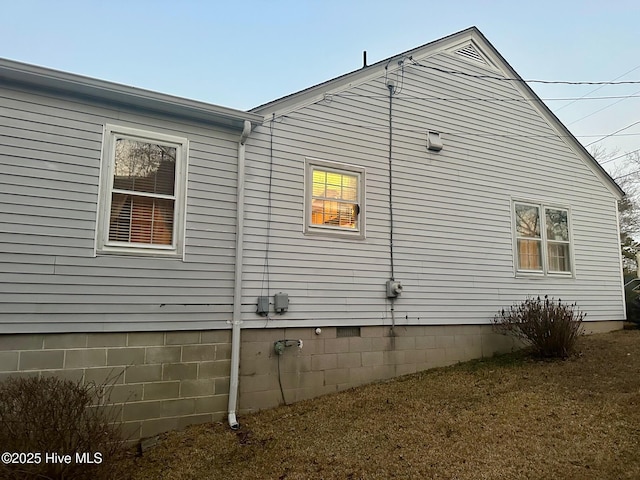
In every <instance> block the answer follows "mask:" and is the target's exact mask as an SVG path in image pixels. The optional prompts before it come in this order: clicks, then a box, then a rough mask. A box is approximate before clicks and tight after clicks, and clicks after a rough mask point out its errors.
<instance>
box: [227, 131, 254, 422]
mask: <svg viewBox="0 0 640 480" xmlns="http://www.w3.org/2000/svg"><path fill="white" fill-rule="evenodd" d="M250 134H251V122H249V121H248V120H245V121H244V128H243V129H242V134H241V135H240V141H239V142H238V180H237V187H236V188H237V192H236V258H235V262H236V264H235V283H234V286H233V317H232V320H231V372H230V375H229V377H230V378H229V409H228V411H229V415H228V420H229V426H230V427H231V429H232V430H237V429H238V428H240V424H239V423H238V420H237V419H236V409H237V408H238V379H239V376H240V325H241V324H242V314H241V312H240V307H241V306H242V263H243V256H242V254H243V252H244V246H243V243H244V155H245V145H244V144H245V142H246V141H247V138H249V135H250Z"/></svg>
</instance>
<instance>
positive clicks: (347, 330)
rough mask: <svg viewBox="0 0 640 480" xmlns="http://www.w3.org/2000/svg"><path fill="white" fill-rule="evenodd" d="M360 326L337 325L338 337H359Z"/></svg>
mask: <svg viewBox="0 0 640 480" xmlns="http://www.w3.org/2000/svg"><path fill="white" fill-rule="evenodd" d="M359 336H360V327H336V337H338V338H343V337H359Z"/></svg>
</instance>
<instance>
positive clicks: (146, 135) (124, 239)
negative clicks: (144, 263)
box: [99, 127, 187, 253]
mask: <svg viewBox="0 0 640 480" xmlns="http://www.w3.org/2000/svg"><path fill="white" fill-rule="evenodd" d="M186 144H187V140H186V139H182V138H177V137H169V136H166V135H160V134H152V133H150V132H141V131H137V130H133V129H128V128H117V127H107V128H106V135H105V146H106V148H105V149H104V152H105V158H104V159H103V162H104V163H103V183H102V188H103V195H102V201H103V205H102V207H103V208H102V209H101V212H102V216H103V219H102V224H103V231H102V232H101V235H100V237H101V238H100V240H101V241H100V242H99V248H100V250H101V251H118V252H140V251H145V252H146V253H149V252H151V251H153V250H155V251H160V252H164V253H179V251H180V250H181V242H182V235H181V232H180V228H179V225H180V222H179V219H180V218H181V217H182V215H181V212H182V210H183V208H184V205H183V197H184V193H183V192H184V185H183V183H184V180H183V169H184V163H185V162H186Z"/></svg>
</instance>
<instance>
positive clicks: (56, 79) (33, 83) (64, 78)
mask: <svg viewBox="0 0 640 480" xmlns="http://www.w3.org/2000/svg"><path fill="white" fill-rule="evenodd" d="M0 83H8V84H14V85H25V86H30V87H32V88H39V89H42V90H50V91H58V92H62V93H67V94H70V95H73V96H79V97H86V98H90V99H94V100H97V101H109V102H114V103H119V104H122V105H131V106H134V107H139V108H143V109H146V110H150V111H155V112H158V113H164V114H168V115H177V116H181V117H187V118H192V119H195V120H199V121H203V122H207V123H214V124H219V125H222V126H225V127H228V128H233V129H239V130H242V128H243V127H244V121H245V120H248V121H250V122H251V123H252V124H254V125H258V124H260V123H262V121H263V117H262V116H261V115H256V114H254V113H249V112H244V111H241V110H235V109H232V108H228V107H222V106H219V105H212V104H209V103H205V102H200V101H197V100H190V99H186V98H182V97H176V96H173V95H167V94H164V93H158V92H153V91H151V90H145V89H142V88H137V87H130V86H127V85H122V84H119V83H113V82H107V81H105V80H98V79H95V78H90V77H85V76H81V75H76V74H72V73H67V72H61V71H59V70H53V69H49V68H44V67H39V66H36V65H29V64H26V63H21V62H15V61H13V60H8V59H4V58H0Z"/></svg>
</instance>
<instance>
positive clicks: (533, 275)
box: [515, 272, 575, 280]
mask: <svg viewBox="0 0 640 480" xmlns="http://www.w3.org/2000/svg"><path fill="white" fill-rule="evenodd" d="M515 277H516V278H524V279H529V280H545V279H549V278H571V279H573V278H575V276H574V274H573V272H546V273H545V272H516V275H515Z"/></svg>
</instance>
